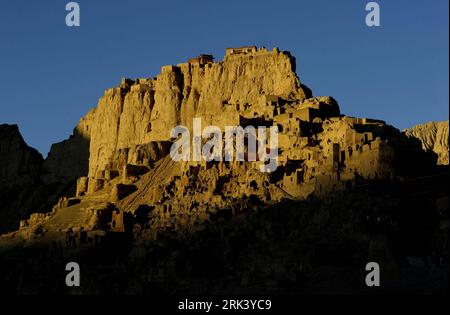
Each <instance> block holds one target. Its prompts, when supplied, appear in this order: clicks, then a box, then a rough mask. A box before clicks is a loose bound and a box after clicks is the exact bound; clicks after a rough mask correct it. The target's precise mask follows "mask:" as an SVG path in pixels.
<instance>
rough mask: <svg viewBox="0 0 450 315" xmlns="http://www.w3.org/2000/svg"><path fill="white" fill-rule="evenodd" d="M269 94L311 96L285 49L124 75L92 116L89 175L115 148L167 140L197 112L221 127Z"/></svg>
mask: <svg viewBox="0 0 450 315" xmlns="http://www.w3.org/2000/svg"><path fill="white" fill-rule="evenodd" d="M270 95H275V96H277V97H282V98H284V99H295V100H303V99H305V98H306V97H307V96H310V95H308V91H306V92H305V91H304V90H303V89H302V87H301V85H300V81H299V79H298V78H297V76H296V74H295V59H294V58H293V57H292V56H291V55H290V54H289V53H287V52H279V51H277V50H274V51H267V50H264V49H262V50H259V51H257V52H255V53H253V54H237V55H229V56H226V57H225V59H224V61H222V62H218V63H207V64H204V65H200V64H192V63H185V64H180V65H178V66H164V67H163V68H162V72H161V74H159V75H158V76H157V77H156V78H154V79H137V80H127V79H124V80H123V81H122V84H121V85H120V86H119V87H117V88H113V89H109V90H107V91H106V92H105V94H104V95H103V96H102V98H101V99H100V101H99V103H98V107H97V109H96V111H95V114H94V115H93V116H92V117H89V119H90V120H92V122H91V124H92V126H93V128H92V130H91V144H90V163H89V176H95V175H96V174H97V172H98V171H103V170H104V169H105V168H107V166H108V165H109V164H110V163H111V162H112V157H113V156H114V154H115V152H116V151H117V150H121V149H125V148H129V149H130V150H132V151H133V150H135V147H136V146H138V145H141V144H144V143H148V142H149V141H165V140H168V139H169V136H170V130H171V128H173V127H174V126H176V125H184V126H187V127H189V128H190V127H192V119H193V118H194V117H202V123H204V124H209V125H217V126H219V127H223V126H225V125H237V124H239V116H240V115H241V116H244V117H245V116H247V117H253V116H254V112H255V111H259V108H258V106H259V105H261V104H263V105H264V104H265V98H264V97H265V96H270ZM252 109H253V111H252Z"/></svg>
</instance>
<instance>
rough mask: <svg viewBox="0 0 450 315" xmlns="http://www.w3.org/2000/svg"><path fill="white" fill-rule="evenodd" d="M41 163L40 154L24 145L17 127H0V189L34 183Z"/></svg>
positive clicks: (37, 177)
mask: <svg viewBox="0 0 450 315" xmlns="http://www.w3.org/2000/svg"><path fill="white" fill-rule="evenodd" d="M43 162H44V159H43V158H42V156H41V154H40V153H39V152H38V151H37V150H35V149H33V148H31V147H29V146H28V145H27V144H26V143H25V141H24V140H23V138H22V135H21V134H20V132H19V128H18V127H17V125H0V187H2V186H23V185H29V184H32V183H35V182H36V181H37V180H38V179H39V175H40V173H41V168H42V163H43Z"/></svg>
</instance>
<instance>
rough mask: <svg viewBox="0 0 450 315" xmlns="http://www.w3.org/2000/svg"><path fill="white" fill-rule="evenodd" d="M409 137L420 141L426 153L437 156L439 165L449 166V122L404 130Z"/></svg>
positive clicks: (432, 123) (430, 123)
mask: <svg viewBox="0 0 450 315" xmlns="http://www.w3.org/2000/svg"><path fill="white" fill-rule="evenodd" d="M404 133H405V134H406V135H407V136H408V137H412V138H416V139H419V140H420V142H421V143H422V148H423V149H424V150H425V151H431V152H434V153H436V154H437V164H439V165H448V162H449V156H448V155H449V147H448V142H449V134H448V121H441V122H433V121H432V122H428V123H426V124H422V125H417V126H414V127H412V128H410V129H406V130H404Z"/></svg>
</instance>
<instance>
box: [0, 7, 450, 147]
mask: <svg viewBox="0 0 450 315" xmlns="http://www.w3.org/2000/svg"><path fill="white" fill-rule="evenodd" d="M67 2H69V1H65V0H45V1H30V0H27V1H24V0H15V1H5V0H2V1H1V2H0V38H1V41H0V57H1V58H0V74H1V75H0V95H1V97H0V123H11V124H12V123H16V124H18V125H19V127H20V130H21V132H22V134H23V136H24V138H25V140H26V141H27V143H28V144H29V145H31V146H33V147H35V148H37V149H38V150H39V151H40V152H41V153H43V155H44V156H46V155H47V152H48V150H49V148H50V145H51V143H54V142H57V141H61V140H63V139H65V138H67V137H68V136H69V134H70V133H71V132H72V129H73V127H74V126H75V125H76V124H77V122H78V120H79V118H80V117H82V116H83V115H84V114H85V113H86V112H87V111H88V110H89V109H90V108H92V107H95V106H96V104H97V100H98V98H99V97H100V96H101V95H102V93H103V91H104V90H105V89H106V88H108V87H112V86H115V85H117V84H119V82H120V78H121V77H131V78H134V77H150V76H155V75H156V74H158V73H159V70H160V67H161V65H165V64H176V63H179V62H182V61H185V60H186V59H188V58H189V57H192V56H196V55H198V54H199V53H212V54H214V55H215V57H216V58H217V59H222V57H223V54H224V50H225V48H226V47H228V46H241V45H249V44H255V45H258V46H266V47H268V48H272V47H273V46H278V47H280V49H282V50H289V51H291V53H292V54H293V55H294V56H296V57H297V73H298V75H299V77H300V80H301V81H302V82H303V83H304V84H306V85H307V86H309V87H310V88H311V89H312V90H313V93H314V95H317V96H318V95H331V96H334V97H335V98H336V99H337V100H338V102H339V104H340V106H341V111H342V112H343V113H346V114H348V115H354V116H362V117H373V118H380V119H384V120H386V121H387V122H389V123H391V124H393V125H395V126H396V127H397V128H400V129H403V128H405V127H409V126H412V125H414V124H418V123H423V122H426V121H429V120H447V119H448V115H449V113H448V103H449V92H448V84H449V59H448V58H449V42H448V36H449V34H448V23H449V20H448V10H449V8H448V5H449V1H448V0H433V1H429V0H388V1H378V3H379V4H380V6H381V27H379V28H368V27H367V26H366V25H365V15H366V13H367V12H366V11H365V5H366V3H367V2H368V1H362V0H342V1H336V0H308V1H299V0H293V1H283V0H277V1H261V0H258V1H243V0H227V1H206V0H204V1H197V0H191V1H189V0H177V1H175V0H170V1H144V0H127V1H123V0H121V1H106V0H104V1H100V0H80V1H78V3H79V4H80V7H81V27H79V28H69V27H67V26H66V25H65V15H66V11H65V5H66V3H67Z"/></svg>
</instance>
